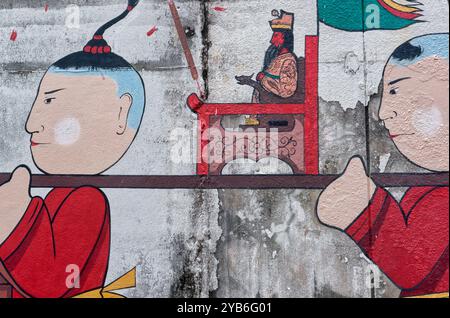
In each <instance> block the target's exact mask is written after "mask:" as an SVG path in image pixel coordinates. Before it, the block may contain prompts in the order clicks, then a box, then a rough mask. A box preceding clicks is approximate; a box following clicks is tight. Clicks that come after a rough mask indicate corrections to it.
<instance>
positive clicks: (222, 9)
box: [213, 7, 226, 12]
mask: <svg viewBox="0 0 450 318" xmlns="http://www.w3.org/2000/svg"><path fill="white" fill-rule="evenodd" d="M213 10H215V11H218V12H223V11H225V10H226V8H223V7H214V8H213Z"/></svg>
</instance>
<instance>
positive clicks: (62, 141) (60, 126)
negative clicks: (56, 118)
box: [54, 118, 81, 146]
mask: <svg viewBox="0 0 450 318" xmlns="http://www.w3.org/2000/svg"><path fill="white" fill-rule="evenodd" d="M80 132H81V129H80V123H79V121H78V120H77V119H75V118H65V119H63V120H61V121H60V122H58V123H57V124H56V126H55V129H54V133H55V142H56V143H57V144H59V145H62V146H69V145H72V144H74V143H76V142H77V141H78V139H79V138H80Z"/></svg>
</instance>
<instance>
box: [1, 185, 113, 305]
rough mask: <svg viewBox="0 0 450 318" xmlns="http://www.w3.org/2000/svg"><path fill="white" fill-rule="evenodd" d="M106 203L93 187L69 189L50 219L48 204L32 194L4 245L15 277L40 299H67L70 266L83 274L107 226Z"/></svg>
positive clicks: (8, 263)
mask: <svg viewBox="0 0 450 318" xmlns="http://www.w3.org/2000/svg"><path fill="white" fill-rule="evenodd" d="M106 217H107V201H106V198H105V197H104V195H103V193H102V192H101V191H100V190H98V189H95V188H89V187H84V188H79V189H77V190H74V191H73V192H71V193H70V194H69V195H68V196H67V197H66V198H65V200H64V202H63V203H62V204H61V206H60V207H59V209H58V210H57V211H56V213H55V215H54V217H53V219H52V218H51V216H50V214H49V212H48V210H47V207H46V204H45V202H44V201H43V200H42V199H41V198H34V199H33V200H32V202H31V204H30V205H29V207H28V209H27V211H26V213H25V215H24V217H23V218H22V220H21V221H20V223H19V225H18V226H17V227H16V228H15V229H14V231H13V233H11V235H10V236H9V237H8V239H7V240H6V241H5V242H4V243H3V244H2V245H1V246H0V258H1V259H2V260H3V261H4V263H5V265H6V267H7V269H8V270H9V272H10V273H11V276H12V277H13V278H14V280H15V281H16V282H17V284H18V285H19V286H20V287H21V288H22V289H23V290H24V291H25V292H27V293H28V294H30V295H31V296H33V297H36V298H57V297H63V296H64V295H65V294H66V293H68V292H69V291H70V289H69V287H70V286H69V287H68V286H67V284H66V280H67V277H68V275H69V274H68V273H67V272H66V269H67V267H68V266H71V265H76V266H78V267H79V269H80V273H82V272H83V268H84V267H85V265H86V263H87V261H88V259H89V256H90V255H91V253H92V251H93V249H94V247H95V245H96V243H97V241H98V239H99V236H100V233H101V230H102V228H103V226H104V223H105V221H106Z"/></svg>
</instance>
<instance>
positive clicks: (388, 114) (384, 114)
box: [378, 107, 398, 121]
mask: <svg viewBox="0 0 450 318" xmlns="http://www.w3.org/2000/svg"><path fill="white" fill-rule="evenodd" d="M378 117H379V118H380V120H381V121H387V120H391V119H394V118H396V117H398V113H397V112H396V111H395V110H393V109H388V108H386V107H382V108H381V109H380V112H379V114H378Z"/></svg>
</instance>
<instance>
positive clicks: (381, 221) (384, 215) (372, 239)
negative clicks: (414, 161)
mask: <svg viewBox="0 0 450 318" xmlns="http://www.w3.org/2000/svg"><path fill="white" fill-rule="evenodd" d="M448 198H449V193H448V188H428V190H427V191H422V192H421V194H420V195H415V196H414V195H411V196H409V198H408V200H407V201H408V202H407V204H406V206H404V207H407V208H408V210H406V211H405V210H404V207H402V206H401V205H400V204H399V203H397V201H395V199H394V198H393V197H392V196H391V195H390V194H389V193H388V192H387V191H385V190H383V189H380V188H379V189H377V191H376V192H375V195H374V197H373V199H372V201H371V203H370V205H369V207H368V208H367V209H366V210H365V211H364V212H363V213H362V214H361V215H360V216H359V218H358V219H357V220H355V222H354V223H353V224H351V225H350V226H349V228H348V229H347V230H346V232H347V234H348V235H350V237H351V238H352V239H353V240H354V241H355V242H356V243H358V245H359V246H360V247H361V248H362V250H363V251H364V252H365V253H366V255H367V256H369V258H371V259H372V260H373V261H374V262H375V263H376V264H377V265H378V266H379V267H380V269H381V270H382V271H383V272H384V273H385V274H386V275H388V276H389V278H390V279H391V280H392V281H393V282H394V283H396V284H397V286H399V287H401V288H402V289H412V288H414V287H416V286H418V285H419V284H420V283H421V282H422V281H423V280H424V279H426V277H427V276H428V275H429V274H430V272H431V271H432V269H433V267H434V266H435V265H436V263H437V262H438V260H439V259H440V258H441V256H442V255H443V253H444V252H445V250H446V248H447V247H448V242H449V232H448V228H449V213H448V211H449V202H448ZM412 199H413V202H411V200H412Z"/></svg>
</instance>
